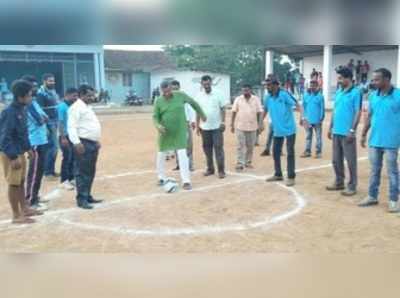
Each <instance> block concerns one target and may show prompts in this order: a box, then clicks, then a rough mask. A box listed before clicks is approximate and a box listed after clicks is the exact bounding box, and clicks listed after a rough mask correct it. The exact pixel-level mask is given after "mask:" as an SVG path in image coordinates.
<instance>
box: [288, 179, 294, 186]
mask: <svg viewBox="0 0 400 298" xmlns="http://www.w3.org/2000/svg"><path fill="white" fill-rule="evenodd" d="M295 185H296V180H295V179H288V180H286V186H287V187H292V186H295Z"/></svg>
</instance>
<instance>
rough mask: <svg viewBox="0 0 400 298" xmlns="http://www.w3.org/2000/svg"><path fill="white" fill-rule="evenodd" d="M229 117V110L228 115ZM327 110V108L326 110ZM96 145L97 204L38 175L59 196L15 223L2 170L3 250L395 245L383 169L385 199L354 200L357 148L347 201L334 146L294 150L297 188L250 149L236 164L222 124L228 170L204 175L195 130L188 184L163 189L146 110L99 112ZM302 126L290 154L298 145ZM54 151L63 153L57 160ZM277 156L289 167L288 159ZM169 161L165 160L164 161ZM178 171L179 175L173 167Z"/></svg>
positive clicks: (362, 166) (390, 248) (362, 169)
mask: <svg viewBox="0 0 400 298" xmlns="http://www.w3.org/2000/svg"><path fill="white" fill-rule="evenodd" d="M228 118H230V117H229V116H228ZM328 118H330V115H329V117H328ZM100 119H101V121H102V125H103V139H102V145H103V147H102V151H101V157H100V160H99V164H98V174H97V180H96V182H95V187H94V194H95V196H96V198H99V199H104V203H103V204H101V205H100V206H98V207H97V208H96V209H94V210H93V211H83V210H80V209H78V208H76V207H75V201H74V193H73V192H67V191H63V190H59V189H57V186H58V183H56V182H49V181H45V182H44V187H43V189H42V195H43V196H46V195H48V194H50V196H52V197H55V199H54V200H52V201H51V202H50V204H49V211H48V212H47V213H46V214H45V215H44V216H42V217H40V218H37V221H38V222H37V223H36V224H34V225H32V226H12V225H11V224H10V223H9V218H10V215H11V214H10V210H9V205H8V201H7V198H6V185H5V183H4V181H3V179H2V177H3V173H0V177H1V179H0V190H1V191H0V251H1V252H42V253H45V252H91V253H103V252H107V253H118V252H122V253H125V252H129V253H192V252H198V253H230V252H235V253H236V252H244V253H247V252H267V253H286V252H290V253H293V252H301V253H359V252H379V253H383V252H398V251H400V237H399V235H400V217H399V216H398V215H390V214H388V213H387V212H386V208H387V179H386V174H384V177H385V178H384V179H383V185H382V186H383V187H382V194H381V204H380V206H378V207H375V208H371V209H361V208H358V207H357V202H358V201H359V200H360V199H362V198H363V197H365V196H366V193H367V185H368V172H369V164H368V161H367V160H366V156H367V152H366V151H365V150H361V149H360V150H359V157H360V162H359V176H360V187H359V194H358V195H357V196H356V197H354V198H351V199H347V198H344V197H342V196H340V194H339V193H328V192H326V191H325V186H326V185H328V184H330V183H332V182H333V171H332V168H331V165H330V159H331V144H330V142H329V141H328V140H327V139H325V143H324V145H325V148H324V155H323V158H322V159H319V160H317V159H313V158H312V159H306V160H304V159H300V158H297V169H298V178H297V185H296V186H295V188H293V189H289V188H287V187H285V186H284V185H283V184H278V183H276V184H267V183H266V182H265V178H266V177H267V176H269V175H271V174H272V173H273V161H272V158H271V157H260V153H261V151H262V150H263V145H264V144H265V134H264V135H263V136H262V137H261V145H262V146H260V147H257V149H256V156H255V162H254V165H255V169H254V170H251V171H250V170H249V171H245V172H243V173H241V174H237V173H235V172H234V167H235V161H236V149H235V138H234V136H233V135H232V134H231V133H230V132H226V141H225V152H226V164H227V169H228V171H229V173H228V174H229V175H228V177H227V179H225V180H219V179H218V178H217V177H209V178H204V177H202V171H203V170H204V165H205V162H204V156H203V153H202V149H201V142H200V139H199V138H198V137H196V138H195V168H196V172H195V173H194V174H193V186H194V189H193V191H191V192H185V191H182V190H180V191H179V192H178V193H175V194H165V193H164V191H163V190H162V189H161V188H159V187H157V186H156V181H157V177H156V173H155V159H156V148H157V147H156V132H155V130H154V128H153V126H152V122H151V114H148V113H142V114H131V115H114V116H112V115H110V116H106V115H103V116H100ZM304 137H305V134H304V131H303V130H302V129H299V133H298V139H297V146H296V155H297V156H299V155H300V154H301V153H302V151H303V150H304ZM59 159H60V158H59ZM283 161H284V162H283V164H284V165H286V161H285V157H283ZM174 167H175V161H170V162H168V168H169V169H172V168H174ZM170 175H171V176H173V177H176V178H178V175H177V173H174V172H171V174H170Z"/></svg>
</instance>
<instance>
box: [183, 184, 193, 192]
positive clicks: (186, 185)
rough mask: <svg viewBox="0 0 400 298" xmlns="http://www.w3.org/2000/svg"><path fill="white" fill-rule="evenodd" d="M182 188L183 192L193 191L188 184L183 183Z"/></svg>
mask: <svg viewBox="0 0 400 298" xmlns="http://www.w3.org/2000/svg"><path fill="white" fill-rule="evenodd" d="M182 188H183V189H184V190H192V189H193V188H192V185H191V184H190V183H185V184H183V186H182Z"/></svg>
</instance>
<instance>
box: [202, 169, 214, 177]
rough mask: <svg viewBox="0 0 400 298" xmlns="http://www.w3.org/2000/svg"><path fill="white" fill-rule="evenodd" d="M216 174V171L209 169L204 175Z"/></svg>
mask: <svg viewBox="0 0 400 298" xmlns="http://www.w3.org/2000/svg"><path fill="white" fill-rule="evenodd" d="M214 174H215V172H214V171H210V170H207V171H206V172H205V173H204V174H203V175H204V177H208V176H212V175H214Z"/></svg>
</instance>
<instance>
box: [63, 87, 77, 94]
mask: <svg viewBox="0 0 400 298" xmlns="http://www.w3.org/2000/svg"><path fill="white" fill-rule="evenodd" d="M74 93H79V90H78V89H76V88H68V89H67V91H65V94H66V95H70V94H74Z"/></svg>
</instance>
